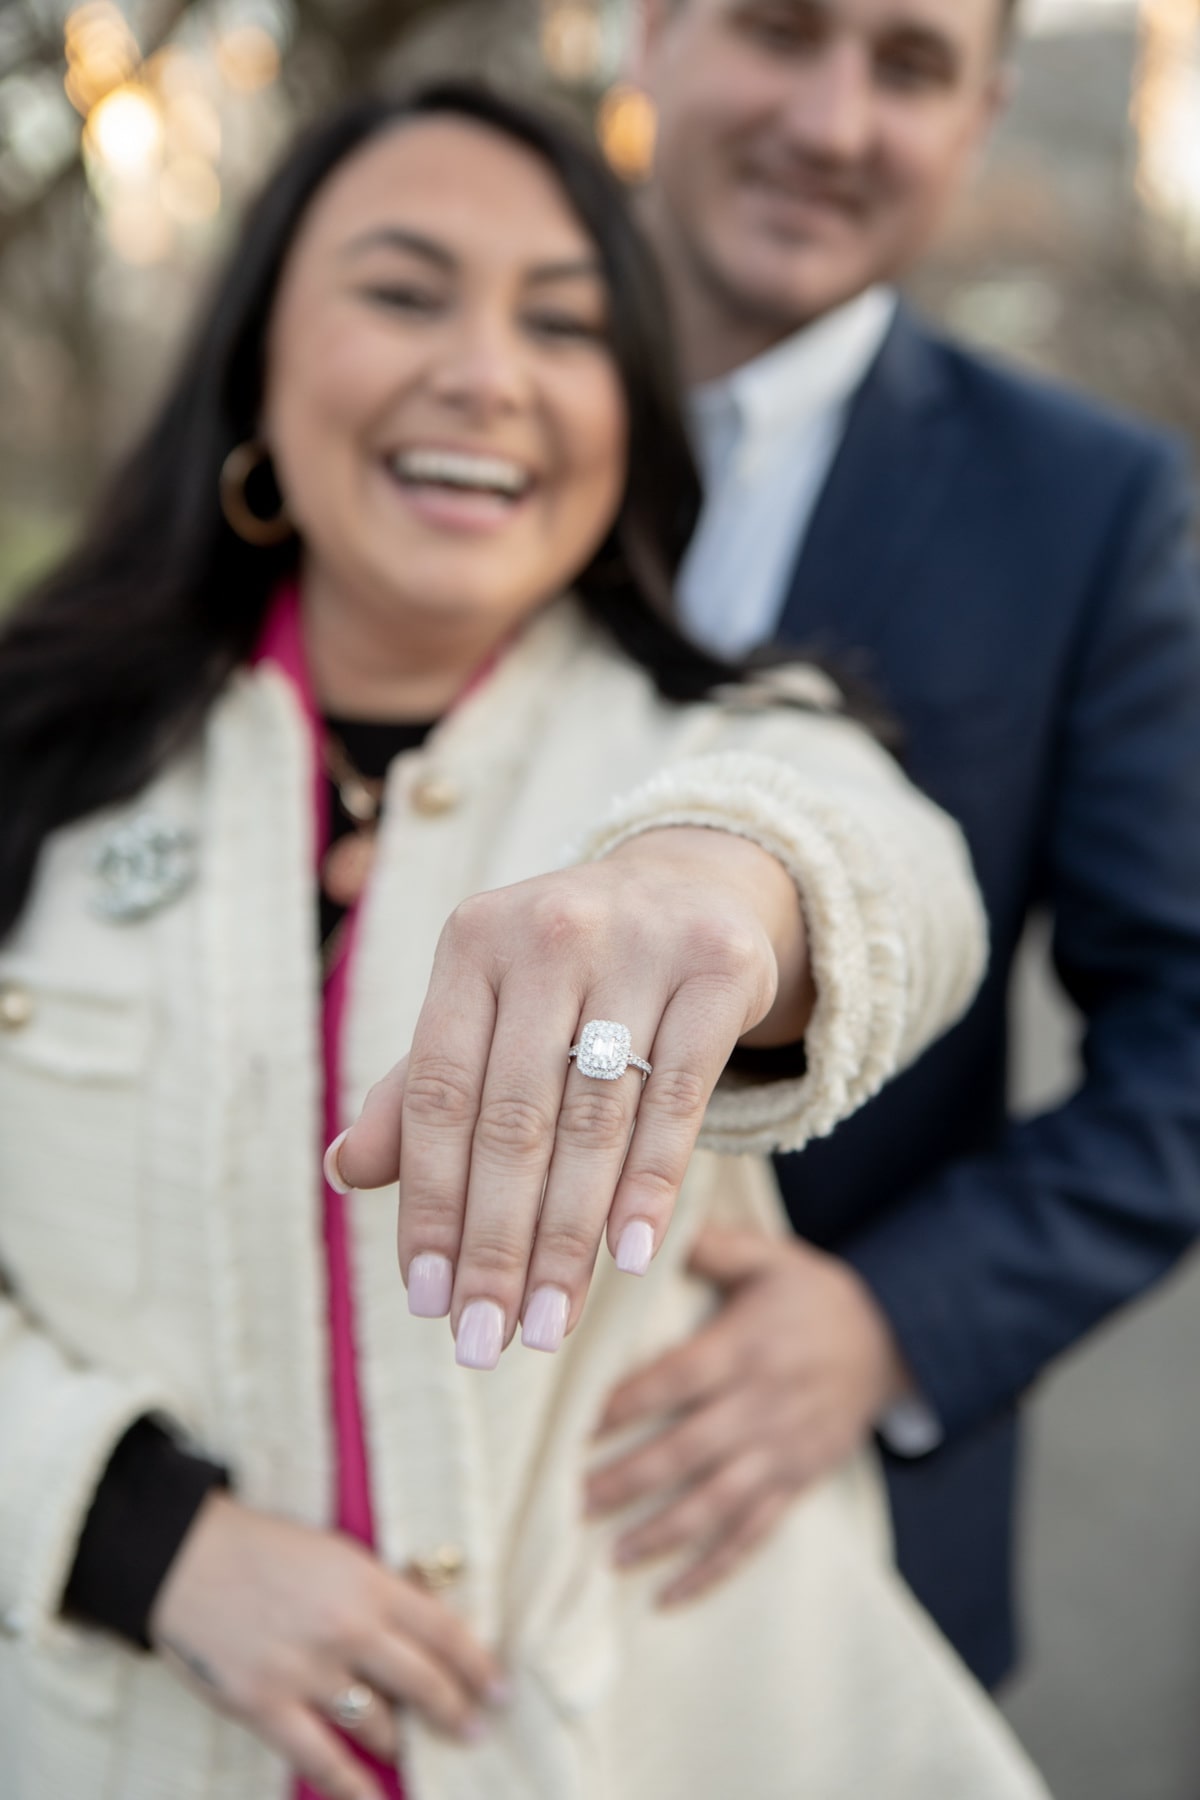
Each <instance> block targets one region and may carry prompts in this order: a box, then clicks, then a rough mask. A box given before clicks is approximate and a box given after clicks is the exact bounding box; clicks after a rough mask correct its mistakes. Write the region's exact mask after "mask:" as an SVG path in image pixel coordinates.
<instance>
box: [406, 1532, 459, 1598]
mask: <svg viewBox="0 0 1200 1800" xmlns="http://www.w3.org/2000/svg"><path fill="white" fill-rule="evenodd" d="M466 1566H467V1559H466V1557H465V1556H464V1555H463V1552H462V1551H461V1550H460V1549H459V1547H458V1545H457V1544H439V1545H438V1547H437V1549H436V1550H431V1551H430V1552H429V1554H428V1555H427V1556H414V1557H413V1559H412V1562H411V1563H410V1564H409V1568H410V1569H411V1571H412V1574H413V1576H414V1577H415V1578H416V1580H417V1581H419V1582H420V1583H421V1585H422V1587H427V1588H432V1589H433V1590H434V1592H436V1591H437V1589H438V1588H446V1587H453V1586H454V1583H455V1582H456V1581H458V1580H459V1579H460V1577H461V1575H462V1573H463V1570H464V1569H465V1568H466Z"/></svg>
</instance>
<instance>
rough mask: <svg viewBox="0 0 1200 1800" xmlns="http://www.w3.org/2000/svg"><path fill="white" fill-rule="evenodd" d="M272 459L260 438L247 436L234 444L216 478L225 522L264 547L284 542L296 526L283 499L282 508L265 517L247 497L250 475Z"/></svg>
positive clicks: (249, 541)
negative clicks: (252, 505)
mask: <svg viewBox="0 0 1200 1800" xmlns="http://www.w3.org/2000/svg"><path fill="white" fill-rule="evenodd" d="M270 459H271V453H270V451H269V450H268V449H267V446H266V445H265V444H264V443H262V442H261V441H260V440H259V439H258V438H248V439H247V440H246V442H245V443H244V444H235V445H234V447H233V449H232V450H231V451H230V452H229V455H228V456H227V457H226V458H225V461H224V462H223V463H222V464H221V473H220V476H219V478H218V481H217V491H218V494H219V495H220V500H221V511H222V513H223V514H224V516H225V523H226V524H227V525H228V526H229V528H230V530H231V531H236V533H237V535H238V536H239V537H240V538H241V539H242V540H243V542H245V543H247V544H254V545H256V546H257V547H259V548H263V549H265V548H267V547H268V546H269V545H271V544H282V543H283V541H284V539H285V538H289V537H291V535H292V532H293V531H294V530H295V527H294V526H293V524H292V521H291V520H290V519H289V518H288V513H287V506H286V505H285V503H284V502H283V501H282V500H281V501H280V503H279V511H278V512H277V513H275V514H274V516H273V517H272V518H269V519H264V518H263V516H262V514H261V513H256V512H255V511H254V509H253V508H252V507H251V505H250V502H249V500H248V499H247V498H246V484H247V483H248V481H249V480H250V477H251V476H252V475H253V474H254V473H255V471H256V470H258V469H261V468H262V467H263V465H264V464H265V463H268V462H269V461H270Z"/></svg>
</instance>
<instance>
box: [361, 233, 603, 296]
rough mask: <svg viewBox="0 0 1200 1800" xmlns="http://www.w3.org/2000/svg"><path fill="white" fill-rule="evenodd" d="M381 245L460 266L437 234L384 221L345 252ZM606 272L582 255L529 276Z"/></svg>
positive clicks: (546, 278) (561, 277)
mask: <svg viewBox="0 0 1200 1800" xmlns="http://www.w3.org/2000/svg"><path fill="white" fill-rule="evenodd" d="M380 249H383V250H406V251H408V252H409V253H410V254H411V255H413V256H420V257H422V258H423V259H424V261H426V262H429V263H433V264H434V265H435V266H436V267H437V268H439V269H442V270H445V271H446V272H447V273H452V272H453V271H454V270H455V269H457V267H458V258H457V256H455V254H454V252H453V251H452V250H447V248H446V246H445V245H444V244H439V243H438V241H437V239H436V238H430V237H426V236H425V234H424V233H423V232H420V231H409V230H408V229H407V228H406V227H405V226H403V225H380V226H377V227H375V228H374V229H373V230H371V231H364V232H361V233H360V234H359V236H358V237H356V238H351V240H350V242H349V243H348V244H347V245H346V246H345V249H344V250H343V251H342V255H343V256H345V257H351V256H362V255H364V254H365V253H366V252H367V251H369V250H380ZM603 276H604V270H603V268H602V266H601V264H600V262H599V260H598V259H597V258H596V257H592V256H579V257H566V258H564V259H563V260H562V261H561V262H549V263H539V264H537V265H536V267H534V268H532V269H531V270H530V271H529V275H528V280H529V281H530V283H542V282H552V281H579V280H585V279H586V280H602V279H603Z"/></svg>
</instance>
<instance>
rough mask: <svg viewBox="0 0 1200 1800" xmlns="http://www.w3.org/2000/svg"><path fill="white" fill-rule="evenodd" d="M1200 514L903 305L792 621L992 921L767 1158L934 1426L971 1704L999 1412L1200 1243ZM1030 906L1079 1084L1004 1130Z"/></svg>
mask: <svg viewBox="0 0 1200 1800" xmlns="http://www.w3.org/2000/svg"><path fill="white" fill-rule="evenodd" d="M1189 494H1190V489H1189V482H1188V478H1187V472H1186V466H1185V464H1184V461H1183V459H1182V458H1181V457H1180V456H1179V455H1178V454H1177V453H1176V451H1175V450H1174V448H1173V447H1172V446H1171V445H1170V444H1169V443H1167V442H1164V441H1163V440H1161V439H1159V438H1158V437H1156V436H1155V435H1153V434H1152V433H1150V432H1149V431H1145V430H1142V429H1140V428H1138V427H1136V426H1134V425H1132V424H1129V423H1126V422H1124V421H1120V420H1117V419H1115V418H1113V417H1111V416H1110V415H1108V414H1106V413H1104V412H1102V411H1100V410H1099V409H1097V408H1094V407H1092V406H1090V405H1088V404H1086V403H1085V402H1083V401H1082V400H1079V399H1075V398H1073V397H1069V396H1067V395H1066V394H1064V393H1061V392H1059V391H1057V390H1055V389H1052V388H1050V387H1048V386H1046V385H1044V384H1041V383H1038V382H1035V381H1032V380H1028V379H1025V378H1023V377H1020V376H1018V375H1016V374H1013V373H1008V372H1003V371H1001V370H999V369H998V368H996V367H994V366H992V365H990V364H988V363H986V362H985V361H983V360H982V359H980V358H978V357H976V356H973V355H970V354H968V353H966V352H965V351H963V350H962V349H959V348H956V347H954V346H952V345H951V344H949V343H946V342H944V341H942V340H940V339H937V338H935V337H933V336H932V335H930V334H929V333H928V332H927V331H926V330H925V329H924V328H923V327H921V326H920V325H919V324H918V323H917V322H916V321H915V320H914V319H913V318H912V317H911V315H909V314H907V313H905V312H903V311H902V312H901V314H900V315H899V317H898V320H897V322H896V324H895V326H894V328H893V330H892V332H891V334H890V336H889V338H888V339H887V341H886V343H885V345H884V348H883V350H882V352H881V354H880V356H879V358H878V361H877V363H876V365H875V366H874V368H873V370H872V372H871V373H870V375H869V376H868V379H867V381H866V383H865V385H864V386H863V387H862V389H861V390H860V392H859V394H858V396H857V399H856V402H855V404H854V407H853V411H852V414H851V418H850V422H849V428H848V431H847V434H846V437H845V440H844V443H843V446H842V449H841V451H840V453H839V456H838V458H837V460H836V462H835V464H834V467H833V469H832V471H831V474H830V477H829V479H828V481H827V484H826V487H825V490H824V492H823V494H822V497H821V501H820V504H819V506H818V509H817V512H816V514H815V516H814V519H813V522H812V525H811V528H810V531H809V534H808V537H807V540H806V542H805V545H804V547H803V550H802V552H801V554H800V557H799V561H798V565H797V568H796V570H795V575H794V580H793V582H792V585H791V590H790V593H789V597H788V601H787V606H786V610H785V613H784V619H783V626H782V631H781V636H782V638H783V640H784V641H785V642H788V643H793V644H800V645H804V646H807V647H813V648H815V649H817V650H820V651H822V652H823V653H825V655H826V656H828V657H829V658H831V659H833V660H834V661H835V662H840V663H841V664H842V665H843V666H846V667H849V668H850V669H855V670H858V671H859V672H860V673H861V674H863V675H865V676H866V677H868V679H869V680H870V681H872V682H873V683H874V685H875V687H876V689H877V691H878V693H879V694H880V695H881V697H882V698H883V699H884V700H885V701H886V702H887V703H888V704H889V705H890V707H891V709H892V710H893V712H894V714H895V715H896V716H897V717H898V719H899V721H900V723H901V726H902V728H903V729H904V731H905V732H906V735H907V745H906V750H905V753H904V754H905V760H906V763H907V767H908V769H909V772H910V773H911V775H912V776H913V777H914V779H915V780H916V781H917V782H918V783H919V784H920V785H921V786H923V787H924V788H925V789H926V790H927V791H928V792H929V793H930V794H932V795H933V796H934V798H935V799H936V800H938V801H939V802H940V804H941V805H942V806H943V807H945V808H946V809H947V810H948V811H949V812H951V813H952V814H954V816H955V817H956V818H957V819H958V820H959V821H960V823H961V824H962V826H963V828H964V830H965V832H966V835H967V838H968V840H969V843H970V846H971V851H972V854H973V856H974V860H975V867H976V872H977V874H978V878H979V882H980V885H981V887H982V890H983V894H984V897H985V901H986V905H987V910H988V914H989V916H990V920H991V930H992V961H991V971H990V974H989V976H988V978H987V981H986V984H985V986H984V988H983V991H982V993H981V994H980V995H979V998H978V999H977V1001H976V1002H975V1005H974V1006H973V1008H972V1010H971V1012H970V1014H969V1015H968V1017H967V1018H966V1020H965V1021H964V1022H963V1023H962V1024H961V1025H959V1026H958V1027H957V1029H956V1030H954V1031H953V1032H951V1033H950V1035H949V1036H948V1037H946V1038H945V1039H943V1041H942V1042H941V1043H940V1044H938V1045H936V1046H935V1047H934V1048H933V1049H932V1050H930V1051H929V1052H928V1053H927V1054H926V1055H925V1056H924V1057H923V1058H922V1059H921V1061H920V1062H919V1063H918V1064H917V1066H916V1067H915V1068H913V1069H911V1070H910V1071H909V1072H908V1073H907V1074H905V1075H904V1076H902V1077H901V1078H900V1079H899V1080H897V1081H896V1082H894V1083H893V1084H892V1085H891V1086H890V1087H888V1088H887V1089H886V1090H885V1091H884V1092H883V1093H882V1094H881V1095H880V1096H879V1098H878V1099H876V1100H875V1101H873V1102H872V1103H871V1104H870V1105H869V1106H868V1107H866V1108H865V1109H864V1111H863V1112H861V1113H860V1114H859V1115H858V1116H857V1117H856V1118H854V1119H852V1120H851V1121H850V1122H849V1123H848V1124H847V1125H845V1126H843V1127H842V1128H841V1129H840V1130H839V1131H838V1132H837V1133H836V1134H835V1135H834V1136H833V1137H832V1138H830V1139H828V1140H826V1141H824V1142H821V1143H817V1144H814V1145H812V1146H811V1147H810V1148H809V1149H807V1150H805V1151H804V1153H803V1155H801V1156H796V1157H783V1158H780V1159H779V1163H778V1167H779V1173H780V1179H781V1185H782V1188H783V1192H784V1197H785V1200H786V1202H787V1205H788V1210H789V1213H790V1215H791V1218H792V1221H793V1223H794V1225H795V1226H796V1228H797V1230H798V1231H799V1232H801V1233H803V1235H805V1236H806V1237H808V1238H810V1239H812V1240H813V1241H815V1242H816V1243H818V1244H820V1245H823V1246H826V1247H829V1248H831V1249H833V1250H835V1251H836V1252H838V1253H839V1254H840V1255H842V1256H845V1257H848V1258H849V1259H850V1260H851V1262H852V1263H853V1264H854V1265H855V1266H856V1267H857V1268H858V1270H859V1271H860V1273H861V1274H862V1275H863V1276H864V1277H865V1278H866V1280H867V1282H868V1283H869V1284H870V1286H871V1288H872V1289H873V1290H874V1292H875V1294H876V1296H877V1297H878V1298H879V1300H880V1301H881V1302H882V1304H883V1306H884V1308H885V1310H886V1312H887V1313H888V1315H889V1317H890V1318H891V1321H892V1323H893V1325H894V1327H895V1329H896V1332H897V1335H898V1337H899V1340H900V1342H901V1344H902V1346H903V1349H904V1351H905V1353H906V1355H907V1357H908V1360H909V1362H910V1364H911V1366H912V1369H913V1371H914V1373H915V1375H916V1378H917V1380H918V1382H919V1384H920V1386H921V1388H922V1389H923V1390H924V1392H925V1393H926V1394H927V1395H928V1397H929V1398H930V1400H931V1401H932V1403H933V1405H934V1407H935V1408H936V1410H937V1412H938V1414H939V1415H940V1417H941V1420H942V1422H943V1424H944V1426H945V1428H946V1432H947V1440H946V1443H945V1445H944V1446H943V1448H941V1449H940V1450H938V1451H937V1452H935V1453H934V1454H933V1455H932V1456H930V1457H928V1458H926V1459H924V1460H922V1461H919V1462H913V1463H908V1464H905V1463H901V1462H899V1461H898V1460H896V1459H889V1466H888V1475H889V1483H890V1487H891V1494H892V1502H893V1511H894V1517H895V1523H896V1530H897V1540H898V1551H899V1557H900V1562H901V1567H902V1568H903V1569H904V1571H905V1573H906V1574H907V1576H908V1578H909V1580H910V1581H911V1582H912V1584H913V1586H914V1587H915V1588H916V1590H917V1592H918V1593H919V1594H920V1596H921V1598H922V1599H923V1600H924V1602H925V1604H926V1605H927V1606H928V1607H929V1608H930V1610H931V1611H932V1612H933V1613H934V1615H935V1616H936V1617H937V1619H938V1620H939V1621H940V1623H941V1625H942V1627H943V1629H944V1630H945V1631H946V1632H947V1633H948V1635H949V1636H950V1637H951V1638H952V1639H953V1640H954V1642H955V1643H956V1644H957V1645H958V1647H959V1649H960V1651H961V1652H962V1653H963V1654H964V1655H965V1657H966V1658H967V1660H968V1661H969V1662H970V1663H971V1664H972V1665H973V1667H974V1668H975V1669H976V1671H977V1672H978V1673H979V1675H980V1676H981V1677H982V1678H983V1679H984V1680H985V1681H988V1682H995V1681H996V1680H998V1679H999V1678H1000V1676H1001V1675H1002V1674H1003V1673H1004V1672H1005V1671H1006V1669H1007V1668H1008V1667H1009V1665H1010V1663H1011V1661H1012V1657H1013V1653H1014V1641H1013V1623H1012V1604H1011V1593H1010V1548H1011V1509H1012V1504H1013V1487H1014V1466H1015V1448H1016V1440H1015V1430H1014V1412H1013V1404H1014V1401H1015V1399H1016V1398H1017V1397H1018V1396H1019V1395H1020V1394H1021V1393H1022V1391H1023V1390H1024V1389H1025V1388H1027V1387H1028V1385H1029V1384H1030V1382H1032V1381H1033V1379H1034V1377H1035V1376H1036V1375H1037V1374H1038V1371H1039V1370H1041V1369H1042V1368H1044V1367H1045V1365H1046V1364H1047V1363H1048V1362H1049V1361H1050V1360H1051V1359H1052V1358H1053V1357H1055V1356H1057V1355H1058V1353H1059V1352H1060V1351H1062V1350H1064V1349H1065V1348H1066V1347H1067V1345H1069V1344H1071V1343H1073V1342H1075V1340H1076V1339H1078V1338H1079V1337H1081V1336H1082V1335H1083V1334H1084V1333H1085V1332H1086V1331H1087V1330H1088V1328H1089V1327H1090V1326H1092V1325H1094V1324H1095V1323H1096V1321H1097V1320H1099V1319H1101V1318H1102V1317H1103V1316H1104V1315H1105V1314H1106V1313H1108V1312H1109V1311H1111V1310H1112V1308H1114V1307H1116V1306H1119V1305H1120V1304H1121V1303H1122V1302H1124V1301H1127V1300H1129V1299H1130V1298H1131V1297H1132V1296H1133V1295H1135V1294H1138V1293H1139V1292H1141V1291H1142V1290H1143V1289H1145V1288H1146V1287H1148V1286H1149V1285H1150V1284H1151V1283H1152V1282H1153V1281H1154V1280H1155V1279H1156V1278H1157V1277H1159V1276H1160V1275H1162V1274H1163V1273H1164V1271H1165V1270H1166V1269H1167V1268H1168V1267H1169V1265H1170V1264H1171V1262H1172V1261H1173V1260H1174V1259H1175V1258H1176V1257H1177V1256H1178V1255H1179V1254H1180V1252H1181V1251H1182V1250H1183V1249H1184V1247H1185V1246H1186V1245H1188V1244H1189V1243H1190V1242H1191V1241H1192V1240H1193V1238H1194V1237H1195V1235H1196V1233H1197V1230H1198V1228H1200V585H1198V582H1197V576H1196V570H1195V567H1194V563H1193V560H1192V558H1191V556H1190V553H1189V549H1188V531H1189ZM1040 904H1046V905H1048V906H1049V907H1050V908H1051V909H1052V912H1053V918H1054V950H1055V959H1056V965H1057V969H1058V973H1059V975H1060V977H1061V979H1062V981H1063V983H1064V985H1065V987H1066V988H1067V990H1068V992H1069V993H1070V994H1071V996H1072V997H1073V999H1074V1000H1075V1002H1076V1003H1077V1004H1078V1006H1079V1007H1080V1008H1081V1009H1082V1012H1083V1014H1084V1017H1085V1020H1086V1038H1085V1044H1084V1059H1085V1064H1086V1075H1085V1078H1084V1081H1083V1085H1082V1087H1081V1088H1080V1089H1079V1091H1078V1092H1077V1093H1076V1094H1075V1095H1074V1097H1073V1098H1072V1099H1071V1100H1070V1101H1069V1102H1068V1103H1067V1104H1066V1105H1064V1106H1062V1107H1061V1108H1059V1109H1058V1110H1056V1111H1054V1112H1052V1113H1050V1114H1048V1115H1046V1116H1045V1117H1042V1118H1039V1119H1036V1120H1034V1121H1032V1122H1026V1123H1023V1124H1013V1123H1010V1122H1009V1121H1008V1120H1007V1118H1006V1109H1005V1075H1006V1053H1007V1027H1006V999H1007V987H1008V982H1009V974H1010V968H1011V964H1012V959H1013V953H1014V950H1015V948H1016V945H1017V942H1018V939H1019V937H1020V935H1021V930H1022V927H1023V925H1024V923H1025V920H1026V916H1027V914H1028V913H1029V911H1030V909H1031V908H1033V907H1035V906H1038V905H1040ZM1114 1430H1115V1431H1119V1421H1118V1422H1117V1423H1116V1424H1115V1426H1114ZM1114 1454H1116V1452H1115V1450H1114Z"/></svg>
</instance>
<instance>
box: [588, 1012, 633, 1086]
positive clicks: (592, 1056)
mask: <svg viewBox="0 0 1200 1800" xmlns="http://www.w3.org/2000/svg"><path fill="white" fill-rule="evenodd" d="M632 1048H633V1039H632V1038H631V1037H630V1035H629V1031H628V1029H627V1028H626V1027H625V1026H624V1025H618V1024H617V1023H616V1022H615V1020H613V1019H589V1021H588V1023H587V1024H586V1025H585V1026H584V1028H583V1031H582V1033H581V1034H580V1038H579V1055H578V1059H577V1060H578V1064H579V1070H580V1073H581V1074H583V1075H590V1076H591V1077H592V1079H593V1080H594V1081H618V1080H619V1079H620V1077H621V1076H622V1075H623V1074H624V1073H625V1071H626V1069H627V1068H628V1067H629V1052H630V1050H631V1049H632Z"/></svg>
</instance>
